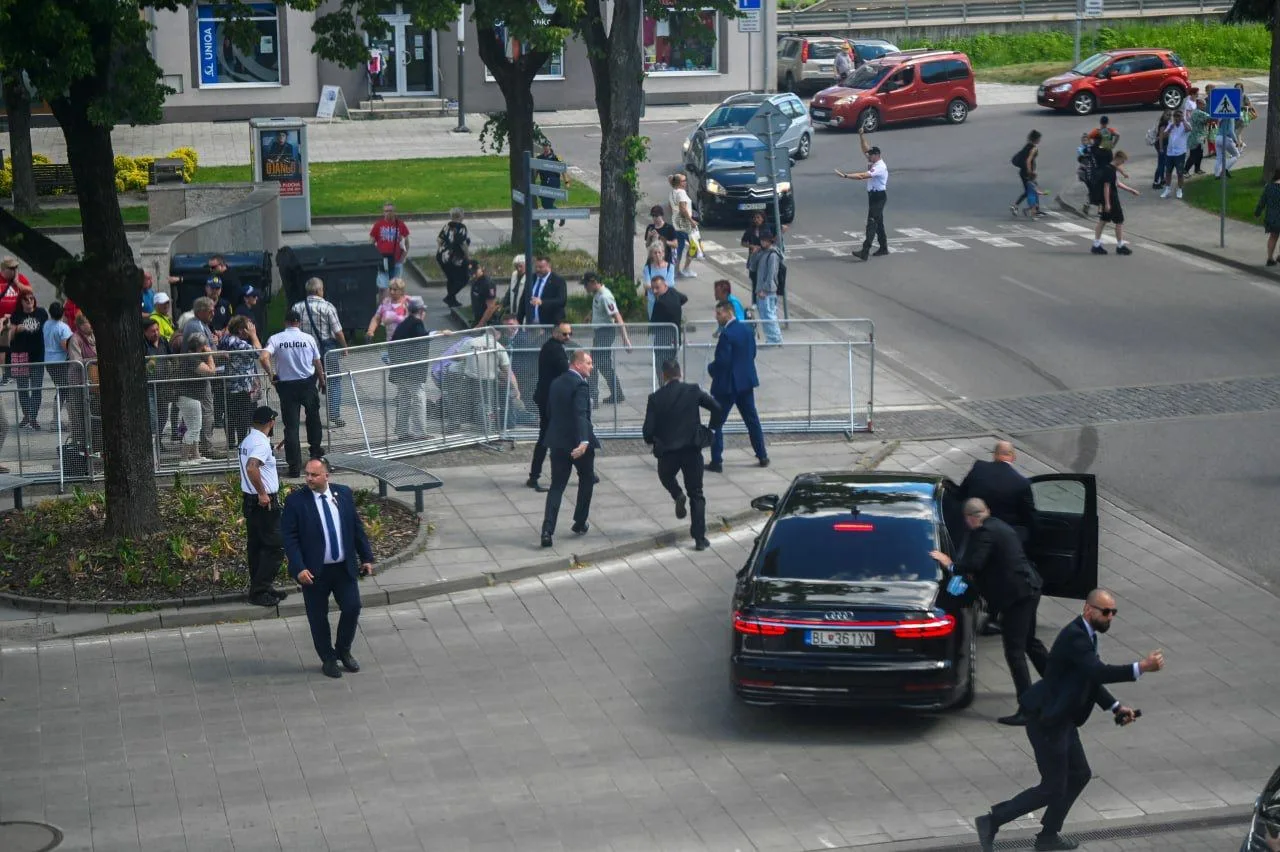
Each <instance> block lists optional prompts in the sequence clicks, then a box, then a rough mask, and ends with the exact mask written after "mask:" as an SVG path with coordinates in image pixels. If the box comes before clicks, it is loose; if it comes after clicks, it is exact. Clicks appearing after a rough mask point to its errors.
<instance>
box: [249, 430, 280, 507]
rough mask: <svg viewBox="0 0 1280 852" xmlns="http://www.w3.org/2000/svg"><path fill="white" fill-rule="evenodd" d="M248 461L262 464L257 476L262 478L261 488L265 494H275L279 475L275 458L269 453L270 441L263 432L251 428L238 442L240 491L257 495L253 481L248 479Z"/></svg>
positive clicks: (277, 488)
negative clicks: (251, 460)
mask: <svg viewBox="0 0 1280 852" xmlns="http://www.w3.org/2000/svg"><path fill="white" fill-rule="evenodd" d="M249 459H257V460H258V461H260V462H261V463H262V467H260V468H258V475H259V476H261V477H262V487H263V488H265V489H267V493H268V494H275V493H276V492H277V491H279V490H280V473H279V472H278V471H277V470H276V457H275V456H274V455H273V454H272V453H271V439H270V438H268V437H267V435H266V433H265V432H262V431H260V430H258V429H252V428H251V429H250V430H249V434H248V435H245V436H244V440H243V441H241V442H240V490H241V491H242V492H244V493H245V494H250V495H254V494H257V493H258V489H257V488H254V487H253V480H251V479H250V478H249Z"/></svg>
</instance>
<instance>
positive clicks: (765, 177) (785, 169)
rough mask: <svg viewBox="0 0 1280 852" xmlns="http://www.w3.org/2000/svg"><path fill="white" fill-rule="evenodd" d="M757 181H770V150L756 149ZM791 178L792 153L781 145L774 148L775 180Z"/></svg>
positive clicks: (780, 180) (779, 181)
mask: <svg viewBox="0 0 1280 852" xmlns="http://www.w3.org/2000/svg"><path fill="white" fill-rule="evenodd" d="M755 158H756V183H758V184H759V183H770V182H771V181H770V180H769V151H768V150H764V151H756V152H755ZM789 180H791V153H790V152H789V151H787V149H786V148H784V147H782V146H781V145H779V146H778V147H776V148H774V149H773V181H776V182H778V183H781V182H782V181H789Z"/></svg>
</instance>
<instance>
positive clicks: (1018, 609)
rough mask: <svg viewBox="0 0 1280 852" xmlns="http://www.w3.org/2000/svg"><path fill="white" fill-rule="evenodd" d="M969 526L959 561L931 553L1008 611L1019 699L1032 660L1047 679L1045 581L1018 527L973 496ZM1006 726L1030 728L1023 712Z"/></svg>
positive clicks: (1007, 652) (1007, 639)
mask: <svg viewBox="0 0 1280 852" xmlns="http://www.w3.org/2000/svg"><path fill="white" fill-rule="evenodd" d="M964 522H965V525H966V526H967V527H969V536H968V538H966V539H965V542H964V546H963V548H961V552H960V555H959V558H958V560H957V561H956V562H954V563H953V562H952V560H951V557H949V556H947V555H946V554H945V553H943V552H942V551H940V550H935V551H933V552H932V553H930V554H929V555H930V556H932V557H933V558H934V559H936V560H937V561H938V562H939V563H940V564H941V565H942V567H944V568H950V567H952V565H953V564H954V566H955V570H956V573H957V574H964V575H965V576H967V577H971V578H973V579H974V580H975V582H976V584H977V587H978V590H979V591H980V592H982V596H983V597H985V598H986V599H987V600H988V601H991V602H992V605H993V606H998V607H999V608H1000V611H1001V612H1003V613H1004V632H1003V635H1002V638H1003V640H1004V659H1005V662H1007V663H1008V664H1009V674H1011V675H1012V676H1013V688H1014V691H1015V692H1016V693H1017V695H1018V696H1019V697H1021V696H1022V694H1023V693H1024V692H1026V691H1027V690H1028V689H1029V688H1030V687H1031V675H1030V673H1028V671H1027V658H1028V657H1030V658H1031V664H1032V665H1033V666H1035V667H1036V671H1037V672H1038V673H1039V674H1040V675H1041V676H1042V677H1043V676H1044V671H1045V663H1046V662H1047V661H1048V659H1049V652H1048V650H1047V649H1046V648H1045V647H1044V643H1043V642H1041V641H1040V639H1039V637H1037V636H1036V609H1037V608H1038V607H1039V606H1040V589H1041V587H1042V586H1043V585H1044V583H1043V582H1042V581H1041V579H1040V575H1039V574H1037V573H1036V569H1035V567H1034V566H1033V565H1032V564H1031V562H1030V560H1028V559H1027V555H1026V554H1025V553H1024V552H1023V551H1022V542H1021V541H1019V540H1018V533H1017V532H1016V531H1015V530H1014V529H1013V527H1011V526H1009V525H1008V524H1006V523H1005V522H1004V521H1002V520H1000V519H999V518H993V517H992V516H991V510H990V509H988V508H987V504H986V503H984V502H982V501H981V500H979V499H978V498H977V497H972V498H970V499H969V500H966V501H965V504H964ZM999 721H1000V723H1001V724H1004V725H1025V724H1026V718H1025V717H1024V716H1023V715H1022V713H1021V712H1017V713H1014V714H1013V715H1011V716H1002V717H1001V718H1000V720H999Z"/></svg>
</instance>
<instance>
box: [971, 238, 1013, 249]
mask: <svg viewBox="0 0 1280 852" xmlns="http://www.w3.org/2000/svg"><path fill="white" fill-rule="evenodd" d="M978 242H980V243H986V244H987V245H989V246H995V247H996V248H1022V243H1015V242H1014V241H1013V240H1011V239H1008V238H1006V237H978Z"/></svg>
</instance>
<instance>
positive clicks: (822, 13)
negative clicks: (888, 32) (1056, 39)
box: [778, 0, 1231, 33]
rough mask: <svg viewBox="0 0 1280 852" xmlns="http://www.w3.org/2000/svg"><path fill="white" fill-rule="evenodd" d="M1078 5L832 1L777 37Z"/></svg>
mask: <svg viewBox="0 0 1280 852" xmlns="http://www.w3.org/2000/svg"><path fill="white" fill-rule="evenodd" d="M1076 2H1077V0H1027V2H1025V3H1022V2H1015V1H1014V0H941V2H922V0H872V2H867V0H833V1H832V2H827V3H822V4H820V5H818V6H816V7H814V8H812V9H806V10H803V11H789V12H779V13H778V29H779V30H780V31H781V32H805V33H815V32H821V31H838V30H848V29H858V28H865V27H875V26H881V27H882V26H884V25H886V24H892V23H905V22H909V21H910V20H912V19H915V20H917V21H927V20H935V21H937V20H956V21H969V22H973V21H983V20H1011V19H1045V20H1048V19H1056V20H1067V19H1074V18H1075V16H1076V11H1077V6H1076ZM1230 8H1231V4H1230V3H1223V2H1210V3H1208V4H1202V3H1200V2H1198V0H1197V2H1191V0H1108V2H1107V14H1108V15H1109V16H1117V15H1122V16H1126V17H1142V16H1144V15H1160V16H1166V17H1167V16H1169V15H1171V14H1177V13H1179V12H1181V13H1185V14H1192V15H1198V14H1219V13H1222V12H1226V11H1227V10H1228V9H1230Z"/></svg>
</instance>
